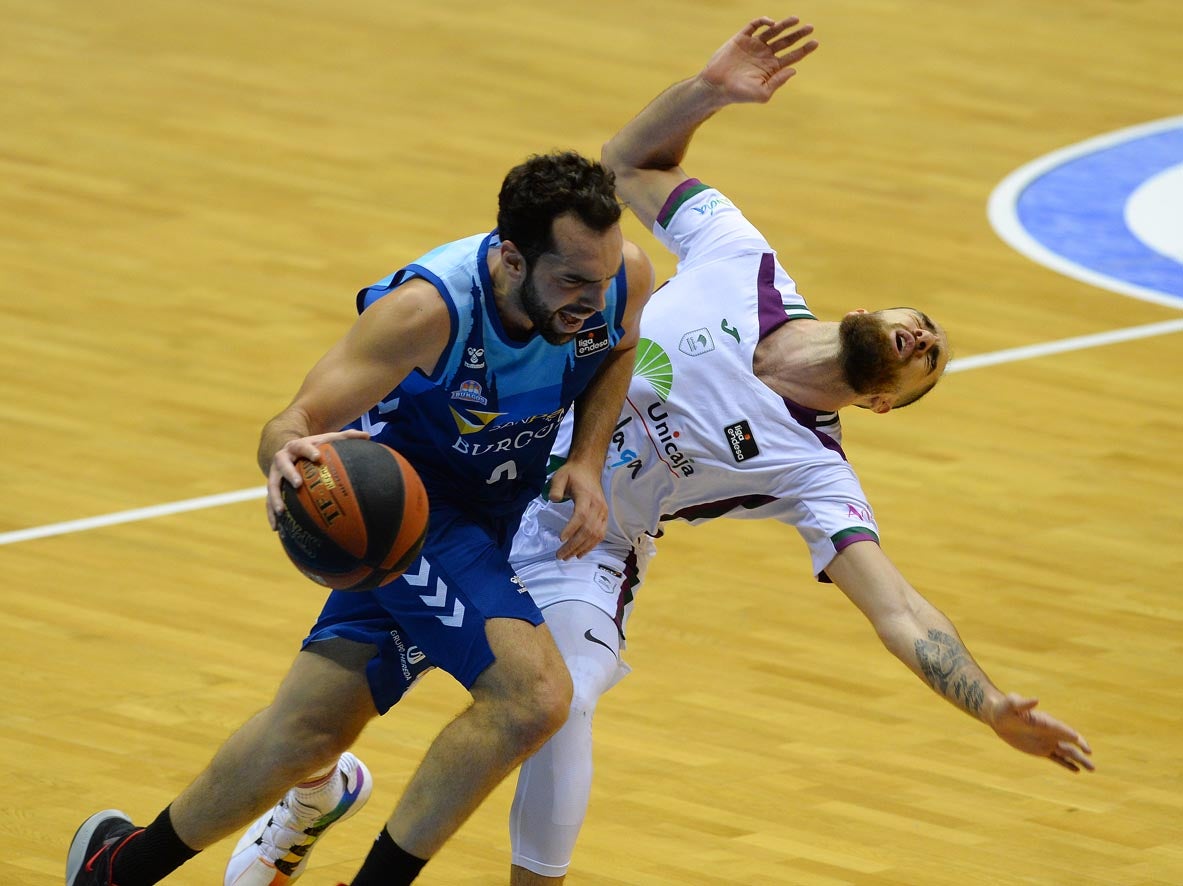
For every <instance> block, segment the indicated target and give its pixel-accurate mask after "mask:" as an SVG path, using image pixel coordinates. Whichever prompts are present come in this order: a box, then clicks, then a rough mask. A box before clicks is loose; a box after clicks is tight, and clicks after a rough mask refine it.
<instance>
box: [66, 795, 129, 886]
mask: <svg viewBox="0 0 1183 886" xmlns="http://www.w3.org/2000/svg"><path fill="white" fill-rule="evenodd" d="M142 830H143V828H137V827H136V826H135V825H134V824H132V823H131V819H130V818H128V817H127V816H126V815H124V814H123V813H122V812H120V811H119V810H118V809H104V810H103V811H102V812H96V813H95V814H94V815H92V816H91V817H90V818H88V819H87V820H86V821H84V822H82V826H81V827H80V828H78V830H77V831H75V833H74V839H73V840H71V841H70V851H69V853H68V854H67V855H66V886H111V869H112V868H113V867H114V866H115V856H116V855H118V854H119V850H120V849H122V848H123V846H124V844H126V843H127V841H128V840H130V839H131V838H132V837H134V836H135V835H136V834H138V833H140V832H141V831H142Z"/></svg>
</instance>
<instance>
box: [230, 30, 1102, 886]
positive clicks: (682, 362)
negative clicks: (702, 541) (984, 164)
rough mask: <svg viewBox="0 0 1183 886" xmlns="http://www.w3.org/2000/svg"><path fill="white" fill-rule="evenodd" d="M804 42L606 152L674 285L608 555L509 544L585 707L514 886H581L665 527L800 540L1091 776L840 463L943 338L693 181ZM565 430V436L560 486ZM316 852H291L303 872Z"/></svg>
mask: <svg viewBox="0 0 1183 886" xmlns="http://www.w3.org/2000/svg"><path fill="white" fill-rule="evenodd" d="M797 25H798V22H797V20H796V19H792V18H791V19H786V20H784V21H781V22H773V21H772V20H771V19H766V18H762V19H758V20H756V21H753V22H751V23H750V24H749V25H748V26H747V27H746V28H744V29H743V30H742V31H741V32H740V33H739V34H737V35H736V36H734V37H733V38H732V39H731V40H729V41H728V42H727V43H726V44H725V45H724V46H723V47H722V48H721V49H720V50H719V51H718V52H717V53H716V54H715V55H714V56H713V57H712V58H711V60H710V62H708V64H707V66H706V67H705V68H704V69H703V70H702V71H701V72H700V73H699V74H698V75H696V76H695V77H692V78H690V79H688V80H685V81H682V82H681V83H678V84H675V85H674V86H673V87H671V88H670V89H669V90H667V91H666V92H664V93H662V95H660V96H659V97H658V98H657V99H656V100H655V101H654V102H653V103H651V104H650V105H649V106H648V107H647V108H645V109H644V110H643V111H642V112H641V113H640V114H639V115H638V116H637V117H636V118H635V119H634V120H632V121H631V122H630V123H629V124H628V125H627V126H625V127H624V129H623V130H621V132H620V133H618V134H617V135H616V136H615V137H614V138H613V139H612V140H611V141H610V142H609V143H608V144H607V145H606V146H605V149H604V158H603V159H604V162H605V163H606V165H608V166H609V167H610V168H612V169H613V170H614V172H615V173H616V176H617V188H618V193H619V194H620V195H621V197H622V198H623V199H624V200H625V202H626V203H627V204H628V205H629V207H630V208H631V209H632V210H633V212H635V213H636V215H637V216H638V217H639V218H640V219H641V220H642V221H643V222H644V223H645V224H646V225H647V226H648V227H650V228H651V229H652V231H653V233H654V235H655V236H656V237H657V238H658V239H659V240H660V241H661V242H662V243H663V244H664V245H665V246H666V247H668V248H669V249H670V250H672V251H673V252H674V253H675V254H676V255H677V256H678V259H679V264H678V270H677V273H676V275H675V276H674V277H673V278H672V279H671V280H670V281H669V282H668V283H667V284H666V285H665V286H664V287H662V288H661V289H659V290H658V291H657V292H656V293H655V294H654V295H653V296H652V298H651V299H650V301H649V304H648V305H647V307H646V308H645V310H644V312H643V314H642V319H641V330H640V332H641V342H640V344H639V345H638V348H637V360H636V367H635V371H634V376H633V379H632V382H631V386H630V388H629V393H628V397H627V399H626V401H625V406H624V410H623V412H622V413H621V415H620V418H619V421H618V424H617V427H616V432H615V435H614V437H613V440H612V442H611V444H610V446H609V452H608V458H607V461H606V464H605V468H604V471H603V482H604V489H605V493H606V498H607V501H608V505H609V509H610V511H609V518H608V532H607V535H606V537H605V539H604V541H603V542H602V543H600V545H599V546H597V547H596V548H595V549H594V550H593V551H592V552H591V553H589V554H587V555H585V556H583V557H582V558H581V559H565V560H559V559H558V558H557V553H558V550H559V548H560V547H561V541H560V538H559V533H560V532H561V531H562V529H563V527H564V526H565V525H566V522H567V520H568V519H569V517H570V512H571V508H572V505H571V504H570V503H569V502H568V503H551V502H548V501H546V500H545V499H539V500H536V501H535V502H534V503H533V504H532V505H531V506H530V507H529V509H528V510H527V512H526V515H525V517H524V519H523V521H522V526H521V528H520V530H519V532H518V534H517V536H516V538H515V542H514V549H513V554H512V556H511V562H512V565H513V566H514V568H515V569H516V571H517V573H518V576H519V577H520V578H521V579H522V580H523V581H524V583H525V585H526V587H527V589H528V590H529V592H530V594H531V596H532V597H533V598H534V600H535V602H536V603H537V604H538V606H539V607H540V608H541V609H542V611H543V614H544V616H545V619H546V622H547V624H548V626H549V627H550V630H551V633H552V634H553V636H554V638H555V640H556V642H557V644H558V646H559V649H560V651H561V652H562V654H563V657H564V660H565V661H566V663H567V666H568V668H569V670H570V672H571V677H572V681H573V683H574V696H573V703H572V709H571V716H570V717H569V719H568V721H567V723H566V725H565V726H564V727H563V728H562V729H561V730H560V731H559V732H558V733H556V734H555V735H554V736H553V737H552V738H551V739H550V740H549V741H548V742H547V744H546V745H544V746H543V747H542V748H541V749H540V750H539V751H538V752H537V753H536V754H535V755H534V756H533V757H531V758H530V759H528V760H527V761H526V762H525V763H524V764H523V765H522V768H521V773H520V775H519V779H518V786H517V793H516V796H515V799H514V804H513V808H512V811H511V822H510V824H511V835H512V840H513V866H512V868H511V882H512V884H513V886H531V884H554V883H559V882H561V881H562V879H563V878H564V877H565V875H566V872H567V868H568V865H569V862H570V859H571V854H572V850H573V847H574V845H575V841H576V838H577V836H578V833H579V829H580V827H581V825H582V822H583V819H584V815H585V813H586V809H587V802H588V796H589V793H590V787H591V776H592V755H591V754H592V732H591V719H592V714H593V712H594V709H595V706H596V703H597V701H598V700H599V697H600V696H601V695H602V694H603V693H604V692H606V691H607V690H608V689H609V688H611V687H612V686H613V685H615V683H616V682H617V681H618V680H619V679H620V678H621V677H622V676H623V675H624V674H625V673H627V671H628V669H627V667H626V666H625V665H624V664H623V662H622V661H621V659H620V653H621V649H622V648H623V646H624V641H623V638H624V629H625V624H626V620H627V617H628V614H629V612H630V610H631V606H632V599H633V594H634V593H635V591H636V589H637V587H638V585H639V584H640V581H641V578H642V577H643V575H644V571H645V566H646V564H647V563H648V561H649V559H650V558H651V557H652V555H653V553H654V544H653V540H654V538H656V537H658V536H659V535H660V534H661V524H662V522H664V521H666V520H670V519H682V520H687V521H690V522H692V523H698V522H701V521H705V520H708V519H711V518H714V517H732V518H739V519H763V518H769V519H774V520H779V521H781V522H783V523H785V524H788V525H790V526H793V527H794V528H796V530H797V531H798V532H799V533H800V534H801V535H802V537H803V538H804V540H805V542H806V544H807V546H808V548H809V551H810V557H811V561H812V562H811V566H812V572H813V574H815V575H816V576H818V577H819V578H820V579H822V580H829V581H832V582H834V583H835V584H837V585H838V587H839V588H841V589H842V591H843V592H844V593H845V594H846V595H847V596H848V597H849V598H850V599H851V601H852V602H853V603H854V604H855V605H856V606H857V607H858V608H859V609H860V610H861V611H862V612H863V614H864V615H865V616H866V617H867V618H868V619H869V620H870V621H871V623H872V624H873V625H874V627H875V629H876V630H877V632H878V634H879V636H880V639H881V640H882V641H883V643H884V645H885V646H887V648H888V649H889V650H890V651H891V652H892V653H893V654H894V655H896V656H897V657H898V658H899V659H900V660H902V661H903V662H904V663H905V664H906V665H907V666H908V667H909V668H911V669H912V670H913V671H914V672H915V673H916V674H917V675H918V676H919V677H920V678H921V679H923V680H924V681H925V682H927V683H928V684H929V685H930V686H931V687H932V688H933V689H934V690H935V691H936V692H938V693H939V694H941V695H943V696H944V697H945V698H946V699H948V700H949V701H950V702H951V703H952V704H954V705H956V706H957V707H959V708H961V709H962V710H964V711H966V712H967V713H969V714H970V715H972V716H974V717H976V718H977V719H980V720H982V721H983V722H984V723H986V724H987V725H989V726H990V727H991V728H992V729H993V730H994V731H995V732H996V733H997V734H998V736H999V737H1000V738H1002V739H1003V740H1004V741H1006V742H1008V743H1009V744H1011V745H1013V746H1014V747H1016V748H1017V749H1019V750H1021V751H1024V752H1026V753H1029V754H1034V755H1036V756H1042V757H1048V758H1050V759H1051V760H1053V761H1054V762H1056V763H1058V764H1059V765H1061V766H1063V767H1065V768H1067V769H1070V770H1072V771H1078V770H1080V769H1086V770H1091V769H1092V768H1093V765H1092V763H1091V762H1090V761H1089V759H1088V757H1087V755H1088V754H1090V753H1091V751H1090V749H1089V746H1088V744H1087V742H1086V741H1085V740H1084V738H1083V737H1082V736H1080V735H1079V734H1078V733H1077V732H1076V731H1075V730H1073V729H1072V728H1070V727H1069V726H1067V725H1065V724H1063V723H1060V722H1059V721H1057V720H1055V719H1053V718H1052V717H1049V716H1047V715H1046V714H1044V713H1043V712H1042V711H1037V710H1035V709H1034V708H1035V701H1034V700H1033V699H1027V698H1023V697H1021V696H1018V695H1007V694H1004V693H1003V692H1001V691H1000V690H999V689H997V688H996V687H995V686H994V685H993V684H992V683H991V682H990V680H989V679H988V678H987V677H986V675H985V674H984V673H983V672H982V670H981V669H980V668H979V667H978V665H977V664H976V663H975V662H974V660H973V659H972V658H971V657H970V654H969V653H968V652H967V651H966V649H965V647H964V646H963V645H962V643H961V640H960V638H959V637H958V634H957V630H956V629H955V628H954V626H953V625H952V623H950V621H949V620H948V619H947V618H946V617H945V616H944V615H942V614H941V613H940V612H939V611H938V610H937V609H936V608H935V607H934V606H932V604H930V603H929V602H928V601H927V600H925V599H924V598H923V597H922V596H921V595H920V594H919V593H918V592H917V591H916V590H915V589H914V588H912V586H911V585H910V584H909V583H908V582H907V580H906V579H905V578H904V577H903V576H902V575H901V574H900V572H899V571H898V570H897V569H896V568H895V566H893V565H892V563H891V561H890V560H888V558H887V556H886V555H885V554H884V553H883V551H882V550H881V549H880V547H879V544H878V541H879V530H878V526H877V524H876V522H875V518H874V515H873V512H872V510H871V507H870V505H869V504H868V503H867V500H866V496H865V494H864V493H863V490H862V487H861V485H860V484H859V481H858V478H857V477H856V476H855V474H854V471H853V470H852V468H851V467H850V465H849V464H848V462H847V461H846V458H845V455H844V454H843V452H842V447H841V434H840V427H839V422H838V415H837V411H838V410H839V409H840V408H842V407H844V406H850V405H855V406H861V407H865V408H868V409H871V410H873V411H875V412H877V413H885V412H888V411H889V410H891V409H892V408H899V407H900V406H903V405H907V404H908V403H911V402H914V401H915V400H916V399H917V398H919V397H921V396H923V395H924V394H925V393H927V392H928V391H929V390H930V389H931V388H932V387H933V385H934V384H936V381H937V379H938V378H939V377H940V375H941V373H942V372H943V371H944V368H945V364H946V363H947V361H948V359H949V348H948V342H947V340H946V336H945V333H944V331H943V330H942V329H941V328H940V327H939V326H937V325H936V324H935V323H933V322H932V321H931V320H930V319H929V318H928V317H927V316H925V315H924V314H923V313H921V312H919V311H916V310H914V309H911V308H893V309H890V310H885V311H878V312H875V313H865V312H860V311H856V312H852V313H851V314H849V315H847V316H846V317H845V318H844V319H843V320H842V321H841V322H840V323H836V322H835V323H831V322H821V321H819V320H817V319H816V318H815V317H814V316H813V314H812V313H811V312H810V310H809V308H808V306H807V305H806V303H805V301H804V299H802V298H801V296H800V295H798V294H797V291H796V286H795V284H794V283H793V280H792V279H791V278H790V277H789V275H788V274H787V273H786V272H785V270H784V269H783V268H782V267H781V266H780V264H779V262H778V261H777V259H776V255H775V252H774V251H773V250H772V247H771V246H769V244H768V243H767V241H766V240H765V239H764V237H763V236H762V235H761V234H760V232H759V231H757V230H756V229H755V228H754V227H753V226H752V225H751V224H750V223H749V222H748V221H747V220H746V219H745V218H744V216H743V215H742V214H741V213H740V211H739V210H738V209H737V208H736V207H735V206H734V205H733V204H732V203H731V201H730V200H728V199H727V197H726V196H724V195H723V194H722V193H720V192H719V191H717V190H714V189H713V188H710V187H707V186H706V185H703V184H702V183H700V182H698V181H697V180H695V179H693V178H690V177H689V176H688V175H687V174H686V173H685V172H684V171H683V170H682V169H681V166H680V163H681V160H682V157H683V155H684V154H685V152H686V149H687V146H688V145H689V142H690V139H691V137H692V135H693V133H694V132H695V130H696V129H697V128H698V126H699V125H700V124H701V123H703V122H704V121H705V120H706V119H707V118H708V117H710V116H711V115H713V114H714V113H715V112H717V111H718V110H720V109H722V108H723V107H724V106H726V105H728V104H732V103H737V102H765V101H767V100H768V99H770V98H771V97H772V95H773V93H775V92H776V91H777V89H779V88H780V87H781V86H783V85H784V83H786V82H787V81H788V79H789V78H790V77H791V76H792V75H793V73H794V71H793V68H792V67H791V66H792V65H794V64H796V63H797V62H799V61H801V60H802V59H803V58H805V57H806V56H807V55H809V54H810V53H811V52H812V51H813V50H814V49H815V48H816V43H814V42H813V41H808V42H806V40H807V38H808V36H809V34H810V32H811V30H812V29H811V28H809V27H808V26H804V27H798V26H797ZM568 430H569V427H568V426H564V428H563V429H562V430H561V431H560V434H561V435H563V436H560V438H559V441H558V443H557V445H556V447H555V450H554V459H555V460H554V461H552V466H551V469H552V470H554V469H556V468H557V465H558V464H561V459H562V458H563V455H564V453H565V451H566V450H565V448H564V447H565V446H566V443H567V440H568V439H569V437H568V436H566V435H565V432H566V431H568ZM425 666H426V664H425V663H422V664H421V667H425ZM420 669H421V668H420ZM415 676H417V671H416V673H414V674H411V675H409V676H408V686H409V684H410V683H411V682H413V679H414V677H415ZM316 836H318V835H315V834H314V835H299V834H293V835H292V839H293V840H299V841H300V843H299V845H301V846H302V847H303V849H302V851H304V852H305V853H306V851H307V849H308V848H310V847H311V841H312V840H314V839H315V837H316ZM264 848H265V847H264ZM260 851H262V850H261V849H260V848H258V847H257V846H256V845H255V843H254V840H253V836H252V835H251V834H250V833H248V835H247V836H246V837H244V838H243V840H242V841H241V842H240V843H239V846H238V848H237V849H236V853H235V858H236V859H238V861H237V862H236V863H232V865H231V868H230V870H229V871H228V877H227V883H228V884H234V886H246V884H248V883H249V884H251V886H254V884H256V883H258V884H268V886H270V884H273V883H278V882H280V881H279V880H278V879H277V880H271V879H270V877H265V878H261V879H258V880H255V879H251V878H250V877H247V878H244V879H239V878H236V877H234V876H233V873H232V872H233V871H234V870H235V867H236V864H237V867H238V868H239V869H242V868H244V867H245V865H244V864H243V862H242V859H249V858H250V857H252V855H253V854H255V853H258V852H260ZM305 857H306V855H305ZM283 882H288V881H287V880H284V881H283Z"/></svg>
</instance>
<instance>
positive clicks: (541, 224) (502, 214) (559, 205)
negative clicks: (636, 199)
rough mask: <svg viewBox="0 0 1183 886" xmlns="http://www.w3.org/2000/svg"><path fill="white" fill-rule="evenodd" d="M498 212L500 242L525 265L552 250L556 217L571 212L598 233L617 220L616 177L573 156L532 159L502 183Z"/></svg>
mask: <svg viewBox="0 0 1183 886" xmlns="http://www.w3.org/2000/svg"><path fill="white" fill-rule="evenodd" d="M497 206H498V209H497V231H498V233H499V234H500V235H501V239H502V240H503V241H504V240H509V241H512V242H513V244H514V245H515V246H516V247H517V248H518V250H519V251H520V252H521V253H522V255H523V256H524V257H525V259H526V263H527V264H528V265H533V264H534V262H535V260H537V258H538V257H539V256H540V255H543V254H545V253H547V252H549V251H551V250H552V249H554V241H553V239H552V236H551V233H552V226H553V224H554V220H555V219H556V218H558V217H559V216H560V215H563V214H564V213H567V212H573V213H575V215H576V216H577V217H578V218H579V220H580V221H582V222H583V223H584V224H585V225H587V226H588V227H589V228H591V229H592V230H593V231H599V232H603V231H606V230H608V229H609V228H610V227H612V226H613V225H614V224H616V223H617V222H618V221H620V215H621V208H620V203H619V201H617V199H616V176H615V174H614V173H613V172H612V170H610V169H607V168H606V167H604V166H602V165H601V164H600V163H598V162H596V161H595V160H589V159H588V158H587V157H584V156H582V155H581V154H577V153H576V152H575V151H556V152H553V153H550V154H535V155H534V156H532V157H530V158H529V159H527V160H526V161H525V162H524V163H521V164H519V165H517V166H515V167H514V168H513V169H511V170H510V171H509V174H508V175H506V176H505V181H503V182H502V183H501V194H500V196H499V197H498V200H497Z"/></svg>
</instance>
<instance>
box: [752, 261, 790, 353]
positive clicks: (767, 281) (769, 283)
mask: <svg viewBox="0 0 1183 886" xmlns="http://www.w3.org/2000/svg"><path fill="white" fill-rule="evenodd" d="M756 293H757V297H758V300H759V305H760V338H764V336H766V335H768V333H770V332H772V330H774V329H776V328H777V327H778V326H780V325H781V324H782V323H787V322H789V318H788V316H787V315H786V314H785V303H784V299H783V298H782V297H781V294H780V290H779V289H777V288H776V256H774V255H773V254H772V253H771V252H766V253H764V254H763V255H762V256H760V273H759V274H758V275H757V276H756Z"/></svg>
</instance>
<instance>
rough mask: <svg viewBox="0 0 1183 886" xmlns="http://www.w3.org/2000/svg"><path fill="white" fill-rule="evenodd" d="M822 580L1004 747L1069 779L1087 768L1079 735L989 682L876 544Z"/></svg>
mask: <svg viewBox="0 0 1183 886" xmlns="http://www.w3.org/2000/svg"><path fill="white" fill-rule="evenodd" d="M826 574H827V575H828V576H829V577H830V578H831V579H832V580H833V581H834V583H835V584H836V585H838V587H840V588H841V589H842V591H843V593H845V594H846V595H847V596H848V597H849V598H850V599H851V600H852V601H853V602H854V604H855V605H856V606H858V608H859V609H861V610H862V612H863V614H864V615H866V616H867V618H868V619H869V620H870V621H871V624H872V625H874V627H875V630H876V632H877V633H878V634H879V638H880V639H881V640H882V641H883V645H884V646H886V647H887V648H888V649H890V650H891V652H892V653H893V654H894V655H895V656H896V657H897V658H899V659H900V661H902V662H903V663H904V664H906V665H907V666H908V667H909V668H911V669H912V671H913V672H914V673H915V674H916V675H917V676H918V677H920V678H921V679H922V680H924V681H925V682H926V683H927V684H928V685H929V686H931V687H932V688H933V689H934V690H935V691H936V692H937V693H938V694H940V695H942V696H944V697H945V698H946V699H947V700H948V701H950V702H951V703H952V704H954V705H956V706H957V707H959V708H961V710H963V711H965V712H966V713H967V714H970V715H971V716H973V717H976V718H977V719H979V720H981V721H982V722H983V723H985V724H986V725H987V726H989V727H990V728H992V729H993V730H994V732H995V733H996V734H997V735H998V737H999V738H1001V739H1002V740H1003V741H1005V742H1006V743H1007V744H1009V745H1011V746H1012V747H1014V748H1018V749H1019V750H1020V751H1023V752H1024V753H1028V754H1034V755H1035V756H1037V757H1048V758H1050V759H1051V760H1052V761H1053V762H1055V763H1058V764H1059V765H1061V766H1063V767H1064V768H1065V769H1070V770H1072V771H1073V772H1078V771H1080V770H1081V769H1087V770H1090V771H1091V770H1092V769H1093V768H1094V767H1093V764H1092V761H1090V760H1089V759H1088V756H1087V755H1089V754H1091V753H1092V749H1091V748H1090V747H1089V744H1088V742H1087V741H1085V739H1084V736H1082V735H1081V734H1080V733H1078V732H1077V731H1076V730H1075V729H1073V728H1072V727H1071V726H1069V725H1067V724H1066V723H1061V722H1060V721H1059V720H1057V719H1055V718H1054V717H1051V716H1049V715H1047V714H1045V713H1044V712H1043V711H1037V710H1035V705H1036V704H1037V700H1036V699H1033V698H1023V697H1022V696H1019V695H1015V694H1010V695H1006V694H1004V693H1003V692H1002V691H1001V690H999V689H998V687H996V686H995V685H994V684H993V683H991V682H990V678H989V677H987V676H986V674H985V672H984V671H983V670H982V669H981V668H980V667H979V666H978V663H977V662H976V661H974V660H973V657H972V656H971V655H970V654H969V651H968V650H967V649H966V648H965V646H964V644H963V643H962V642H961V638H960V637H959V636H958V635H957V629H956V628H955V627H953V623H952V622H951V621H949V619H948V618H946V617H945V616H944V615H943V614H942V613H941V612H940V610H938V609H937V608H936V607H935V606H933V605H932V604H931V603H929V602H928V601H927V600H926V599H924V597H922V596H921V595H920V593H919V592H918V591H917V590H916V589H915V588H913V587H912V586H911V585H910V584H909V583H908V581H907V580H906V579H905V578H904V577H903V575H901V574H900V572H899V570H898V569H896V568H895V566H894V564H892V562H891V561H890V560H889V559H888V558H887V555H886V554H884V553H883V551H882V550H881V549H880V548H879V546H878V545H876V544H874V543H873V542H857V543H855V544H853V545H851V546H850V547H848V548H845V549H844V550H843V551H842V552H841V553H839V554H838V556H837V557H835V558H834V560H833V561H831V563H830V565H829V566H827V567H826Z"/></svg>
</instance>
